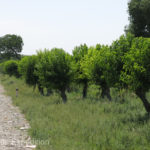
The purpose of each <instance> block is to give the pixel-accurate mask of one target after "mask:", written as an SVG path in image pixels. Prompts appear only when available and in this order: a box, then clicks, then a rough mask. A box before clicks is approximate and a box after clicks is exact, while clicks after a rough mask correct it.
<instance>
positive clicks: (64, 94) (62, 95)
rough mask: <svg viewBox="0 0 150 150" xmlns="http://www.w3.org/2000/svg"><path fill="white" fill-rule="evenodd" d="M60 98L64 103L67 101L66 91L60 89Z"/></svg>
mask: <svg viewBox="0 0 150 150" xmlns="http://www.w3.org/2000/svg"><path fill="white" fill-rule="evenodd" d="M61 98H62V100H63V102H64V103H66V102H67V96H66V93H65V90H64V89H63V90H61Z"/></svg>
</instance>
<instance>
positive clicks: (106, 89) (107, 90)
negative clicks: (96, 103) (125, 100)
mask: <svg viewBox="0 0 150 150" xmlns="http://www.w3.org/2000/svg"><path fill="white" fill-rule="evenodd" d="M105 96H106V97H107V98H108V99H109V101H111V100H112V98H111V95H110V88H109V87H107V86H103V87H102V93H101V97H102V98H104V97H105Z"/></svg>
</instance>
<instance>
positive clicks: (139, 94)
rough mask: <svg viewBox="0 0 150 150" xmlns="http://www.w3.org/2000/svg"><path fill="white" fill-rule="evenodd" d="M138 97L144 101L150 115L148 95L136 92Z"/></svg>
mask: <svg viewBox="0 0 150 150" xmlns="http://www.w3.org/2000/svg"><path fill="white" fill-rule="evenodd" d="M136 95H137V96H138V97H139V98H140V99H141V100H142V103H143V105H144V107H145V109H146V111H147V113H149V114H150V103H149V102H148V100H147V99H146V96H145V95H146V93H145V92H142V91H136Z"/></svg>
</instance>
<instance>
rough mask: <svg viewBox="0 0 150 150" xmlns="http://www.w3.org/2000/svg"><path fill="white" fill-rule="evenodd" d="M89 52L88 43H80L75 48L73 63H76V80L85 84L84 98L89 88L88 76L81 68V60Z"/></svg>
mask: <svg viewBox="0 0 150 150" xmlns="http://www.w3.org/2000/svg"><path fill="white" fill-rule="evenodd" d="M87 53H88V47H87V45H86V44H84V45H80V46H77V47H75V48H74V50H73V63H74V65H73V66H74V67H73V68H74V74H75V75H74V80H75V82H77V83H79V84H82V85H83V91H82V94H83V98H86V96H87V89H88V81H89V80H88V78H87V76H86V75H85V74H84V73H83V70H82V68H81V62H82V61H83V58H84V56H85V55H86V54H87Z"/></svg>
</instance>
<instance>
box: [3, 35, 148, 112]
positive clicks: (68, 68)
mask: <svg viewBox="0 0 150 150" xmlns="http://www.w3.org/2000/svg"><path fill="white" fill-rule="evenodd" d="M4 68H5V72H6V73H8V74H9V75H15V76H16V77H22V78H24V79H25V82H26V83H27V84H28V85H31V86H33V87H34V88H35V87H36V86H38V89H39V91H40V93H41V94H44V93H43V88H46V89H47V91H48V93H50V92H51V90H52V89H55V90H57V91H59V92H60V95H61V97H62V99H63V101H64V103H66V101H67V96H66V90H67V89H68V88H69V87H70V85H71V84H72V83H76V84H82V85H83V98H85V97H86V96H87V89H88V85H89V84H96V85H98V86H99V88H100V89H101V91H102V92H101V96H102V97H105V96H106V97H107V98H108V99H109V100H110V101H111V100H112V99H111V95H110V88H112V87H115V88H118V89H130V90H132V91H133V92H134V93H135V94H136V95H137V96H138V97H139V98H140V99H141V100H142V102H143V105H144V107H145V109H146V111H147V112H148V113H150V103H149V102H148V100H147V99H146V92H148V90H149V88H150V39H149V38H143V37H134V36H133V35H132V34H127V35H122V36H121V37H120V38H119V39H118V40H116V41H114V42H113V43H112V45H111V46H107V45H100V44H97V45H96V46H95V47H89V48H88V47H87V45H86V44H84V45H80V46H77V47H75V48H74V50H73V54H72V55H70V54H68V53H66V52H65V51H64V50H63V49H57V48H54V49H52V50H46V49H45V50H44V51H38V52H37V55H33V56H26V57H24V58H22V59H21V60H20V61H14V60H11V61H7V62H6V63H5V67H4Z"/></svg>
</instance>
